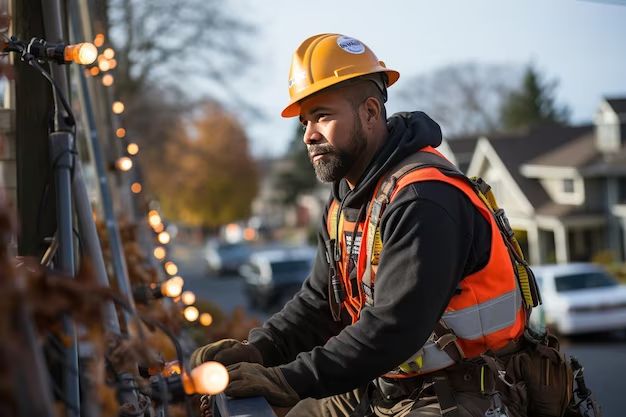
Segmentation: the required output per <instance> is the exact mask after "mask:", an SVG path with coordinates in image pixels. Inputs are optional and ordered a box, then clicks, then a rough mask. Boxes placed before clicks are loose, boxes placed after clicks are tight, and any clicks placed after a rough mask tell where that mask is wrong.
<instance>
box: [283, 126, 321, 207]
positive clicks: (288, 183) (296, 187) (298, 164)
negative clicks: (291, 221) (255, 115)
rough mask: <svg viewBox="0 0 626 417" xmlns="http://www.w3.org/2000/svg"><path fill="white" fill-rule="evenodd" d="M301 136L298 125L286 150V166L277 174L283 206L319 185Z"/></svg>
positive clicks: (300, 128) (293, 201) (300, 129)
mask: <svg viewBox="0 0 626 417" xmlns="http://www.w3.org/2000/svg"><path fill="white" fill-rule="evenodd" d="M302 134H303V132H302V126H301V125H300V124H299V123H298V125H297V126H296V130H295V132H294V135H293V137H292V139H291V142H289V147H288V148H287V155H286V159H287V161H288V164H287V166H286V167H285V169H283V170H281V171H280V172H278V173H277V176H278V177H277V181H276V182H277V184H278V187H279V188H280V189H281V190H282V192H283V193H282V194H283V201H282V203H283V204H293V203H295V202H296V200H297V198H298V196H299V195H300V194H302V193H306V192H308V191H311V190H313V189H314V188H315V187H316V186H317V185H318V184H319V182H318V181H317V178H316V177H315V171H314V170H313V167H312V166H311V162H310V160H309V154H308V153H307V149H306V146H305V145H304V143H302Z"/></svg>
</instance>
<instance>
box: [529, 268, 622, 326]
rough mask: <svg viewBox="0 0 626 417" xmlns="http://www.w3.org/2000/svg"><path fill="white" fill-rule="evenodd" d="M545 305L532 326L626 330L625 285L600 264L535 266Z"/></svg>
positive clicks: (535, 314) (534, 316) (532, 322)
mask: <svg viewBox="0 0 626 417" xmlns="http://www.w3.org/2000/svg"><path fill="white" fill-rule="evenodd" d="M532 270H533V272H534V273H535V275H536V277H537V282H538V284H539V287H540V289H541V296H542V299H543V305H542V306H540V307H538V308H536V309H534V310H533V313H532V315H531V319H530V321H531V325H533V326H535V327H539V328H542V327H545V326H547V327H549V328H551V329H553V330H555V331H556V332H558V333H560V334H564V335H572V334H580V333H593V332H608V331H614V330H626V285H620V284H619V282H618V281H617V280H616V279H615V278H613V277H612V276H611V275H609V274H608V272H606V270H604V268H602V267H601V266H598V265H595V264H589V263H572V264H564V265H544V266H536V267H533V268H532Z"/></svg>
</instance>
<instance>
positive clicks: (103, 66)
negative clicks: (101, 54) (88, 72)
mask: <svg viewBox="0 0 626 417" xmlns="http://www.w3.org/2000/svg"><path fill="white" fill-rule="evenodd" d="M98 68H100V71H102V72H107V71H108V70H110V69H111V64H110V63H109V61H108V60H106V59H101V60H99V61H98Z"/></svg>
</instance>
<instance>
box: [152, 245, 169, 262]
mask: <svg viewBox="0 0 626 417" xmlns="http://www.w3.org/2000/svg"><path fill="white" fill-rule="evenodd" d="M152 254H153V255H154V257H155V258H156V259H158V260H159V261H160V260H162V259H164V258H165V255H166V253H165V248H164V247H163V246H157V247H156V248H154V251H153V252H152Z"/></svg>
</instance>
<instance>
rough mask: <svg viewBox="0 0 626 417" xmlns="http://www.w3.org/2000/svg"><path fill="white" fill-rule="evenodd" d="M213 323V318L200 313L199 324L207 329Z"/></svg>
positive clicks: (207, 314)
mask: <svg viewBox="0 0 626 417" xmlns="http://www.w3.org/2000/svg"><path fill="white" fill-rule="evenodd" d="M212 323H213V316H211V315H210V314H209V313H202V314H200V324H201V325H203V326H205V327H208V326H210V325H211V324H212Z"/></svg>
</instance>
